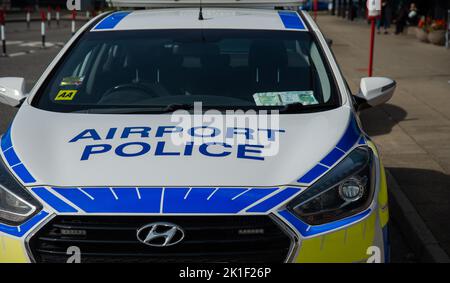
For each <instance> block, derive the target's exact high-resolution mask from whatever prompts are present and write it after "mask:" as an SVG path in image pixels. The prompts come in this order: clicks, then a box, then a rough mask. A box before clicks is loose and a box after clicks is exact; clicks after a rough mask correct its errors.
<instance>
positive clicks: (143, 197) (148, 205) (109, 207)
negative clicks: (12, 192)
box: [54, 188, 162, 213]
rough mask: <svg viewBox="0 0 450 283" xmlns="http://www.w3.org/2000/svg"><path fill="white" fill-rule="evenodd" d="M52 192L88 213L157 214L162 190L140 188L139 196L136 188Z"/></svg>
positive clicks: (70, 189) (56, 189) (57, 189)
mask: <svg viewBox="0 0 450 283" xmlns="http://www.w3.org/2000/svg"><path fill="white" fill-rule="evenodd" d="M54 190H55V191H56V192H58V193H59V194H61V195H62V196H64V197H65V198H66V199H68V200H70V201H71V202H72V203H73V204H75V205H76V206H78V207H79V208H81V209H82V210H84V211H86V212H88V213H159V211H160V202H161V195H162V188H140V189H139V194H138V191H136V188H113V189H112V191H111V189H110V188H83V189H82V191H81V190H80V189H78V188H54ZM83 192H85V193H83ZM90 196H91V197H92V198H93V199H91V198H90ZM116 197H117V199H116Z"/></svg>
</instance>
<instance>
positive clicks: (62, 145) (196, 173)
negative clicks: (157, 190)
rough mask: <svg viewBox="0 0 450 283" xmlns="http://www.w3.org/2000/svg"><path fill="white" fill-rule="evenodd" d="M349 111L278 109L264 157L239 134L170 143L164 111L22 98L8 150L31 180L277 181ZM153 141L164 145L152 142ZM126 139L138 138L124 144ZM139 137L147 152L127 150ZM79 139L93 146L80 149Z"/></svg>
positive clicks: (300, 169) (338, 129)
mask: <svg viewBox="0 0 450 283" xmlns="http://www.w3.org/2000/svg"><path fill="white" fill-rule="evenodd" d="M351 115H353V114H352V112H351V109H349V108H348V107H340V108H337V109H334V110H330V111H325V112H320V113H308V114H286V115H280V116H279V125H275V126H273V127H267V126H266V127H265V128H269V129H273V130H280V132H277V131H272V132H271V133H272V134H273V136H272V137H271V138H272V139H273V140H272V141H271V142H275V143H278V147H275V148H278V150H277V151H276V154H272V155H270V156H264V158H263V159H264V160H262V159H261V158H258V157H260V154H258V153H255V152H254V151H258V150H259V148H258V147H252V146H248V147H244V146H243V145H242V144H244V145H245V143H246V141H245V140H244V141H234V142H226V143H227V144H229V145H230V147H223V145H222V146H221V145H220V144H216V145H212V146H210V147H209V148H207V149H206V150H205V148H203V153H202V152H201V150H200V144H201V143H200V144H198V145H197V144H196V145H195V146H194V147H192V149H191V150H189V149H188V150H186V145H185V144H182V145H179V146H175V145H174V144H173V143H172V137H171V135H170V134H169V135H168V134H162V137H161V133H162V132H163V130H160V131H162V132H160V133H159V136H158V134H157V132H158V129H159V128H160V127H167V128H166V131H167V129H169V127H170V126H176V125H177V123H175V122H173V121H172V115H166V114H160V115H146V114H145V115H123V114H122V115H117V114H114V115H112V114H75V113H55V112H48V111H43V110H40V109H37V108H34V107H32V106H30V105H28V104H26V105H23V106H22V108H21V109H20V111H19V112H18V114H17V116H16V118H15V120H14V122H13V124H12V126H11V129H10V135H11V140H12V146H13V148H14V150H15V153H16V154H17V156H18V157H19V158H20V160H21V162H22V164H23V165H24V166H25V167H26V169H27V170H28V171H29V173H30V174H31V175H32V176H33V178H34V179H35V182H33V184H32V185H33V186H37V185H51V186H70V187H84V186H133V187H143V186H165V187H167V186H247V187H248V186H279V185H288V184H296V182H297V180H298V179H299V178H300V177H301V176H303V175H304V174H305V173H307V172H308V171H309V170H310V169H311V168H313V167H314V166H315V165H317V164H318V162H320V161H321V160H322V159H323V158H324V157H325V156H326V155H327V154H328V153H330V151H332V150H333V149H334V148H335V146H336V144H337V143H338V142H339V140H340V139H341V138H342V137H343V136H344V134H345V132H346V129H347V127H348V125H349V121H350V120H351ZM236 116H240V117H241V118H242V115H236ZM253 118H254V116H253ZM127 127H149V128H151V129H150V130H149V131H148V132H147V133H148V137H146V136H145V135H144V137H143V136H142V135H141V134H132V132H133V130H131V133H130V132H129V134H128V135H127V134H125V135H123V131H124V129H125V128H127ZM189 128H190V127H184V129H183V131H188V129H189ZM248 128H252V127H248ZM253 128H254V129H252V132H254V131H258V129H265V128H264V127H262V126H261V125H257V126H256V127H253ZM111 129H116V130H111ZM233 131H235V130H233ZM112 132H114V134H113V133H112ZM224 132H227V131H224ZM108 133H109V136H108ZM263 133H265V134H267V133H268V131H263ZM237 136H238V135H235V137H237ZM240 136H241V138H244V136H245V135H240ZM238 139H239V138H238ZM158 142H163V143H165V144H166V145H167V147H166V148H165V149H163V150H162V151H161V149H157V147H158V145H157V144H158ZM127 143H139V144H134V145H129V147H128V148H126V147H127V146H124V144H127ZM144 144H148V145H150V149H149V150H148V152H146V153H145V154H136V155H135V156H133V153H137V152H138V151H142V152H144V151H146V150H147V149H148V147H147V146H145V145H144ZM239 145H241V147H239ZM87 146H94V148H93V150H91V151H92V152H91V154H88V155H87V156H86V147H87ZM95 146H97V147H95ZM118 148H119V149H118ZM243 148H244V149H243ZM102 151H104V152H102ZM157 151H159V153H160V154H159V155H157V154H155V152H157ZM93 152H98V153H96V154H94V153H93ZM168 152H169V153H170V152H171V153H172V154H168ZM176 152H178V154H177V155H176ZM83 153H85V155H84V156H83ZM161 153H163V154H161ZM86 157H87V158H86ZM83 158H84V159H83ZM27 185H28V184H27Z"/></svg>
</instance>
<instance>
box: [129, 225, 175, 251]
mask: <svg viewBox="0 0 450 283" xmlns="http://www.w3.org/2000/svg"><path fill="white" fill-rule="evenodd" d="M136 236H137V238H138V240H139V241H140V242H141V243H144V244H146V245H149V246H153V247H168V246H173V245H175V244H178V243H179V242H181V240H183V238H184V231H183V229H181V227H180V226H178V225H176V224H172V223H168V222H155V223H150V224H148V225H145V226H143V227H141V228H139V229H138V230H137V234H136Z"/></svg>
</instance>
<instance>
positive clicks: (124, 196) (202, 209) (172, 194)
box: [53, 188, 287, 214]
mask: <svg viewBox="0 0 450 283" xmlns="http://www.w3.org/2000/svg"><path fill="white" fill-rule="evenodd" d="M53 189H54V190H55V191H56V192H57V193H59V194H61V195H62V196H63V197H64V198H66V199H67V200H69V201H70V202H71V203H73V204H74V205H76V206H77V207H78V208H80V209H82V210H84V211H85V212H87V213H160V212H161V211H162V212H163V213H228V214H234V213H238V212H240V211H241V210H243V209H245V208H246V207H248V206H250V205H252V204H253V203H255V202H257V201H258V200H260V199H262V198H264V197H266V196H268V195H269V194H271V193H273V192H275V191H276V190H278V188H164V192H163V188H138V191H137V189H136V188H112V189H110V188H82V189H79V188H53ZM286 198H287V197H286ZM286 198H285V199H286ZM161 203H162V204H163V207H162V208H161ZM273 205H276V203H274V204H273ZM270 208H272V207H270Z"/></svg>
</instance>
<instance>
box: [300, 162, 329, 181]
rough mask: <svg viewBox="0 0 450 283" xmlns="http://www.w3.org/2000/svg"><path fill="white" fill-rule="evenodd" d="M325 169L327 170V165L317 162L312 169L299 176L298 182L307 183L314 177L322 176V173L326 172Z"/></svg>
mask: <svg viewBox="0 0 450 283" xmlns="http://www.w3.org/2000/svg"><path fill="white" fill-rule="evenodd" d="M327 170H328V168H327V167H325V166H322V165H320V164H317V165H316V166H314V168H313V169H311V170H309V171H308V173H306V174H305V175H304V176H303V177H301V178H300V179H299V180H298V182H299V183H304V184H309V183H311V182H312V181H314V180H315V179H317V178H319V177H320V176H322V174H323V173H325V172H327Z"/></svg>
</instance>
